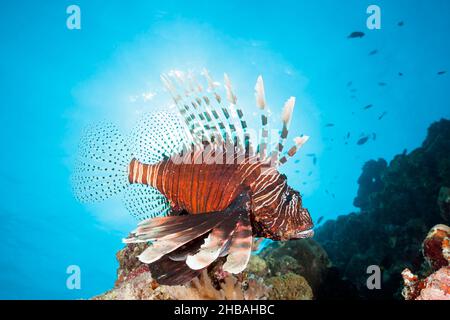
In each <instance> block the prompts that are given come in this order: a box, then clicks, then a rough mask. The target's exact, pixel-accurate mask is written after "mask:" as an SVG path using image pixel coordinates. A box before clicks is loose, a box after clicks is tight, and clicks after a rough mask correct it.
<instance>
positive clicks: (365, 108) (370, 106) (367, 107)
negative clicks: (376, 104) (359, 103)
mask: <svg viewBox="0 0 450 320" xmlns="http://www.w3.org/2000/svg"><path fill="white" fill-rule="evenodd" d="M372 107H373V105H372V104H368V105H367V106H365V107H364V110H367V109H370V108H372Z"/></svg>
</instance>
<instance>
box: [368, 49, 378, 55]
mask: <svg viewBox="0 0 450 320" xmlns="http://www.w3.org/2000/svg"><path fill="white" fill-rule="evenodd" d="M377 53H378V50H377V49H375V50H372V51H370V52H369V56H373V55H374V54H377Z"/></svg>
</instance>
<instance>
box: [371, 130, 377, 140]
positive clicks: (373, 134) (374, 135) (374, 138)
mask: <svg viewBox="0 0 450 320" xmlns="http://www.w3.org/2000/svg"><path fill="white" fill-rule="evenodd" d="M372 139H373V140H377V134H376V133H375V132H374V133H372Z"/></svg>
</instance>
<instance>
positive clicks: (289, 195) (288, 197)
mask: <svg viewBox="0 0 450 320" xmlns="http://www.w3.org/2000/svg"><path fill="white" fill-rule="evenodd" d="M291 200H292V194H288V195H287V196H286V201H287V202H289V201H291Z"/></svg>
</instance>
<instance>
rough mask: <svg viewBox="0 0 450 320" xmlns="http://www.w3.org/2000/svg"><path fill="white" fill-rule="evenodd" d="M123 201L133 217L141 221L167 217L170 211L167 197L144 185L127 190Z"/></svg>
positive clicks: (135, 185)
mask: <svg viewBox="0 0 450 320" xmlns="http://www.w3.org/2000/svg"><path fill="white" fill-rule="evenodd" d="M123 201H124V204H125V207H126V208H127V210H128V211H129V212H130V213H131V215H132V216H133V217H135V218H136V219H137V220H140V221H143V220H146V219H151V218H155V217H161V216H166V215H167V214H168V213H169V211H170V205H169V203H168V201H167V199H166V197H165V196H164V195H163V194H161V192H159V191H158V190H157V189H155V188H153V187H150V186H148V185H144V184H131V185H130V186H129V187H128V188H126V190H125V192H124V194H123Z"/></svg>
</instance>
